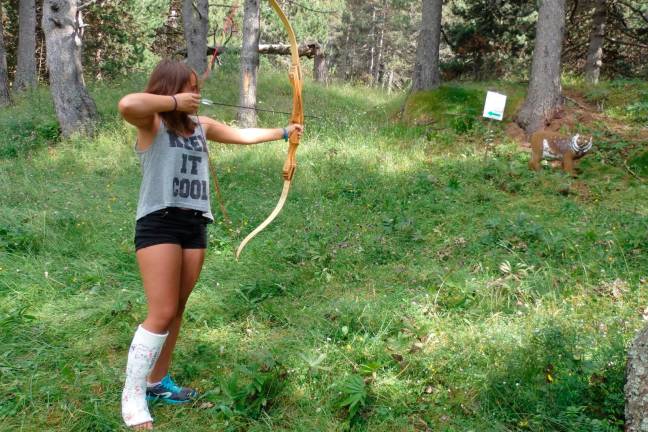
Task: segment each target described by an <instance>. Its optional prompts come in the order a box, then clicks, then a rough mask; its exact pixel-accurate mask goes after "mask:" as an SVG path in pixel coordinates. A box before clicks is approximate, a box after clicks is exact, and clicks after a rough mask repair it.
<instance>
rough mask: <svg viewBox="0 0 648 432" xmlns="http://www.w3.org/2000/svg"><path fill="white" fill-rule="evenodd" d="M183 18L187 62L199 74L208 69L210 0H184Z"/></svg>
mask: <svg viewBox="0 0 648 432" xmlns="http://www.w3.org/2000/svg"><path fill="white" fill-rule="evenodd" d="M182 20H183V23H184V35H185V40H186V41H187V64H188V65H189V66H191V68H193V69H194V70H195V71H196V72H197V73H198V75H199V76H202V75H203V74H204V73H205V71H206V70H207V56H205V53H206V52H207V33H208V31H209V1H208V0H195V1H194V0H183V2H182Z"/></svg>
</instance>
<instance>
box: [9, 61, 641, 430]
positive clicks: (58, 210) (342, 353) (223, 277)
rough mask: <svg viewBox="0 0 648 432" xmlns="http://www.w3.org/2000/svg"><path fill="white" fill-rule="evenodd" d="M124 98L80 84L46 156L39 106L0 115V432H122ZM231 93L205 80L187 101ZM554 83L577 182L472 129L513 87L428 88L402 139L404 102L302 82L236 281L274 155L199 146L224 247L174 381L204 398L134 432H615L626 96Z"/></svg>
mask: <svg viewBox="0 0 648 432" xmlns="http://www.w3.org/2000/svg"><path fill="white" fill-rule="evenodd" d="M143 86H144V77H143V76H142V77H138V76H134V77H130V78H129V79H128V80H125V81H124V82H111V83H100V84H97V85H93V86H92V87H91V90H92V95H93V97H94V98H95V100H96V101H97V104H98V108H99V110H100V113H101V118H102V122H101V127H100V131H99V133H98V135H97V136H96V137H95V138H93V139H85V138H81V137H77V138H73V139H69V140H61V139H59V138H58V129H57V125H56V118H55V116H54V113H53V109H52V103H51V98H50V97H49V94H48V92H47V89H45V88H41V89H39V90H37V91H36V92H34V93H32V94H30V95H26V96H24V97H22V98H18V103H17V105H16V106H15V107H12V108H9V109H7V110H4V111H1V112H0V137H2V138H0V178H2V180H3V181H2V182H0V196H2V197H3V198H2V206H1V207H0V347H1V349H0V381H1V382H2V388H0V430H3V431H4V430H7V431H9V430H11V431H39V432H40V431H112V430H125V429H123V427H122V421H121V417H120V406H119V401H120V393H121V386H122V383H123V377H124V369H125V361H126V355H127V351H128V346H129V343H130V341H131V338H132V335H133V332H134V330H135V328H136V326H137V324H138V323H140V322H141V321H142V320H143V318H144V315H145V313H146V302H145V298H144V294H143V290H142V287H141V283H140V279H139V273H138V269H137V266H136V263H135V259H134V247H133V240H132V236H133V229H134V223H135V221H134V215H135V208H136V205H137V191H138V186H139V179H140V170H139V166H138V163H137V160H136V156H135V154H134V152H133V143H134V131H133V128H131V127H130V126H128V125H126V124H124V122H123V121H121V119H120V118H119V117H118V114H117V112H116V103H117V101H118V100H119V98H120V97H121V96H123V95H124V94H125V93H127V92H131V91H138V90H140V89H141V88H143ZM237 88H238V87H237V74H236V73H231V74H222V75H220V76H219V77H218V80H217V81H214V82H211V83H208V85H207V87H206V88H205V89H204V91H203V96H205V97H208V98H210V99H213V100H216V99H217V98H216V97H215V96H216V95H217V96H218V99H219V101H221V102H232V101H236V100H237V98H238V92H237ZM565 88H566V94H567V95H568V96H569V97H570V98H571V99H572V100H574V101H577V103H570V102H568V105H567V107H568V108H567V112H566V115H565V117H564V121H563V123H561V124H560V129H561V130H565V132H570V133H571V132H578V133H585V134H591V135H593V136H594V146H595V148H594V151H593V152H592V153H591V154H588V155H587V156H586V157H585V158H583V159H582V161H581V164H580V172H581V173H580V175H579V177H578V179H572V178H570V177H569V176H566V175H565V174H564V173H562V172H561V171H560V170H555V169H550V168H549V167H546V168H544V169H543V170H542V171H541V172H539V173H535V172H530V171H529V170H528V168H527V165H526V164H527V161H528V154H527V153H525V152H523V151H520V147H519V144H518V143H517V142H516V141H515V140H514V139H512V138H511V137H510V136H509V135H507V127H508V123H507V122H506V121H505V122H504V123H500V122H490V121H486V120H484V119H482V118H481V110H482V106H483V98H484V95H485V91H486V90H497V91H500V92H503V93H506V94H507V95H508V96H509V104H508V107H507V111H506V113H505V118H507V119H511V118H513V116H514V114H515V110H516V109H517V107H519V105H520V103H521V101H522V100H523V99H524V92H525V88H524V86H523V85H520V84H516V83H507V82H490V83H450V84H448V85H444V86H443V87H442V88H440V89H439V90H437V91H435V92H431V93H428V94H421V95H415V96H413V97H412V98H410V99H409V100H408V102H407V105H406V106H405V110H404V112H403V116H402V119H400V120H399V118H400V107H401V106H402V105H403V101H404V99H405V96H404V95H387V94H384V93H381V92H379V91H375V90H372V89H367V88H360V87H352V86H348V85H345V86H340V85H331V86H328V87H324V86H320V85H316V84H313V83H310V82H309V83H307V84H306V87H305V89H304V96H305V109H306V111H307V114H314V115H317V116H319V117H321V119H317V120H309V122H308V123H307V125H306V127H307V129H306V134H305V136H304V138H303V140H302V145H301V146H300V149H299V152H298V156H297V161H298V168H297V174H296V176H295V179H294V181H293V186H292V190H291V193H290V196H289V198H288V202H287V203H286V205H285V208H284V210H283V212H282V213H281V214H280V215H279V217H278V218H277V219H276V220H275V222H274V223H273V224H272V225H271V226H270V227H268V229H266V230H265V231H264V232H262V233H261V234H260V235H259V236H258V237H257V238H255V239H254V240H253V241H252V243H251V244H249V245H248V247H247V248H246V250H245V251H244V252H243V255H242V257H241V261H240V262H236V261H235V260H234V256H233V254H234V248H235V247H236V246H237V245H238V242H239V241H240V240H241V238H242V237H243V236H244V235H245V234H247V233H248V232H249V231H250V229H252V228H253V227H255V226H256V225H257V224H258V223H259V222H261V221H262V220H263V219H264V218H265V217H266V216H267V214H268V213H269V212H270V211H271V209H272V208H273V207H274V205H275V203H276V200H277V199H278V197H279V192H280V189H281V175H280V171H281V166H282V164H283V159H284V157H285V146H284V145H283V142H281V143H279V142H277V143H269V144H263V145H258V146H251V147H245V148H242V147H238V146H222V145H216V144H215V145H214V146H213V147H212V148H213V150H212V157H213V159H214V160H213V162H214V163H215V166H216V168H217V170H218V172H219V175H220V177H219V180H220V184H221V189H222V192H223V195H224V198H225V205H226V206H227V209H228V211H229V214H230V216H231V217H232V219H233V223H234V227H235V229H234V230H233V231H230V230H229V229H228V228H227V226H226V225H225V224H224V223H223V222H222V221H221V220H220V218H217V219H218V220H217V222H216V223H214V224H212V225H210V227H209V241H210V246H209V250H208V254H207V259H206V262H205V267H204V270H203V273H202V275H201V278H200V281H199V282H198V284H197V286H196V289H195V291H194V293H193V294H192V296H191V298H190V299H189V304H188V307H187V310H186V312H185V322H184V327H183V332H182V334H181V337H180V340H179V343H178V346H177V349H176V353H175V357H174V363H173V366H172V370H171V372H172V374H173V376H174V378H175V379H176V380H177V381H178V382H180V383H182V384H184V385H191V386H194V387H196V388H197V389H199V390H200V392H201V397H200V399H199V400H197V401H196V402H195V403H194V404H190V405H187V406H179V407H171V406H161V405H155V406H153V407H152V413H153V416H154V418H155V426H156V430H159V431H174V432H196V431H211V430H214V431H304V432H305V431H342V430H354V431H371V432H381V431H385V432H387V431H389V432H392V431H457V432H459V431H461V432H466V431H475V432H477V431H479V432H481V431H501V432H504V431H570V432H591V431H594V430H596V431H620V430H622V429H623V408H624V396H623V382H624V367H625V352H626V347H627V345H628V343H629V342H630V341H631V340H632V338H633V337H634V335H635V334H636V332H637V331H638V330H639V329H641V328H643V327H644V326H645V325H646V320H648V309H647V308H646V306H647V305H648V291H647V290H646V288H647V287H648V270H647V269H648V236H647V233H648V203H647V201H646V193H647V192H648V185H647V184H646V181H645V180H644V179H646V178H648V155H647V154H646V141H645V137H646V135H645V134H646V128H647V127H648V85H647V84H646V83H640V82H636V81H614V82H604V83H602V84H601V85H600V86H598V87H596V88H587V87H586V86H584V85H583V84H581V83H579V82H573V81H571V82H569V83H567V84H566V85H565ZM258 91H259V105H260V107H262V108H274V109H277V108H279V107H285V106H290V104H291V90H290V87H289V85H288V83H287V82H286V80H285V77H284V76H283V74H281V75H278V74H264V75H263V76H261V79H260V82H259V90H258ZM584 107H586V108H584ZM594 108H596V109H594ZM203 114H206V115H210V116H213V117H215V118H218V119H220V120H222V121H225V122H228V123H232V122H233V119H234V116H235V112H233V111H232V110H230V109H228V108H222V109H221V108H217V107H212V108H209V109H206V110H205V112H204V113H203ZM286 122H287V119H286V118H285V117H283V116H281V115H277V114H267V113H264V114H262V115H261V116H260V126H263V127H276V126H281V125H284V124H285V123H286ZM214 204H215V203H214ZM213 207H214V209H215V210H216V215H217V216H218V212H217V211H218V209H217V206H216V205H213Z"/></svg>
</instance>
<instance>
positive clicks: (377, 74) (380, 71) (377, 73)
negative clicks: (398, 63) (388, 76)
mask: <svg viewBox="0 0 648 432" xmlns="http://www.w3.org/2000/svg"><path fill="white" fill-rule="evenodd" d="M387 7H388V5H387V1H386V0H385V1H384V2H383V6H382V8H383V10H382V18H381V21H380V36H379V38H378V49H377V51H378V52H377V58H378V60H377V65H378V67H377V68H376V69H374V76H373V82H374V84H376V83H378V84H380V83H382V80H383V75H384V66H385V65H384V64H383V47H384V44H385V27H386V26H387Z"/></svg>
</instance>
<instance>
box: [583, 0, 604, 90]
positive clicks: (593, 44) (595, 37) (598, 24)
mask: <svg viewBox="0 0 648 432" xmlns="http://www.w3.org/2000/svg"><path fill="white" fill-rule="evenodd" d="M605 3H606V1H605V0H597V2H596V9H595V10H594V21H593V23H592V33H591V34H590V43H589V51H588V52H587V63H586V64H585V80H586V81H587V82H588V83H590V84H598V81H599V77H600V75H601V66H602V65H603V41H604V39H605V24H606V21H607V5H606V4H605Z"/></svg>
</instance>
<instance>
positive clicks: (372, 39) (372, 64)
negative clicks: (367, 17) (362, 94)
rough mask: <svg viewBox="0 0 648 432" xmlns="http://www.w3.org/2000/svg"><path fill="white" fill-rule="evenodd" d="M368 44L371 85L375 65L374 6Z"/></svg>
mask: <svg viewBox="0 0 648 432" xmlns="http://www.w3.org/2000/svg"><path fill="white" fill-rule="evenodd" d="M369 44H370V45H371V48H370V50H369V77H370V79H371V83H370V84H371V85H373V79H374V70H375V67H376V61H375V57H376V7H375V6H373V7H372V11H371V33H370V34H369Z"/></svg>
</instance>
